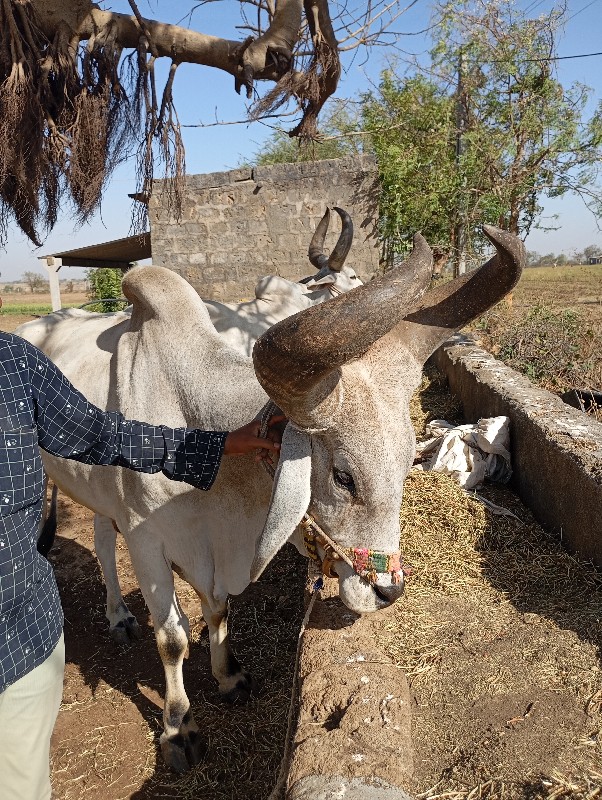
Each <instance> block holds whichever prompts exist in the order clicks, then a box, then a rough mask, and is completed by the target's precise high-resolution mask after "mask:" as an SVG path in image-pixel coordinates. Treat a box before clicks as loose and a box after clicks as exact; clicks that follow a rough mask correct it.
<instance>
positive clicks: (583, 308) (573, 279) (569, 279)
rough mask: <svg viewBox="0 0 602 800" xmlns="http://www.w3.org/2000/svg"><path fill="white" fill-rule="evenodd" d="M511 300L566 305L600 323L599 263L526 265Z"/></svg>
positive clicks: (601, 269)
mask: <svg viewBox="0 0 602 800" xmlns="http://www.w3.org/2000/svg"><path fill="white" fill-rule="evenodd" d="M514 302H515V303H518V304H519V305H527V306H531V305H535V304H536V303H541V304H543V305H549V306H551V307H553V308H565V309H566V308H570V309H572V310H574V311H577V312H579V313H580V314H582V315H584V316H585V317H587V318H589V319H592V321H597V322H599V323H602V264H596V265H593V266H581V267H533V268H532V269H526V270H525V271H524V272H523V275H522V278H521V280H520V282H519V284H518V286H517V288H516V290H515V292H514Z"/></svg>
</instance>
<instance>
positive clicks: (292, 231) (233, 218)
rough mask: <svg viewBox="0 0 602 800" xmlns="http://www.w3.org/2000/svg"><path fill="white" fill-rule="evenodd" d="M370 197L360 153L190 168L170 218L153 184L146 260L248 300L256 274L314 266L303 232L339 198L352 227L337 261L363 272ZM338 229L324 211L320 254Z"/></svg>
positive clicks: (211, 293) (205, 290)
mask: <svg viewBox="0 0 602 800" xmlns="http://www.w3.org/2000/svg"><path fill="white" fill-rule="evenodd" d="M377 203H378V178H377V171H376V163H375V161H374V159H373V158H371V157H370V156H360V157H350V158H342V159H333V160H329V161H316V162H311V163H302V164H276V165H273V166H269V167H253V168H251V167H244V168H240V169H234V170H230V171H228V172H215V173H210V174H207V175H190V176H187V178H186V185H185V190H184V197H183V205H182V219H181V220H180V222H176V221H175V219H174V218H173V217H172V216H171V215H170V213H169V212H168V210H167V208H166V203H165V200H164V198H162V193H161V186H160V185H159V186H158V187H157V189H156V190H155V192H154V193H153V197H152V199H151V203H150V207H149V216H150V223H151V234H152V258H153V263H154V264H157V265H160V266H164V267H168V268H169V269H173V270H175V271H176V272H178V273H179V274H180V275H182V277H184V278H186V280H187V281H188V282H189V283H191V284H192V286H194V288H195V289H196V290H197V292H199V294H200V295H202V296H203V297H204V298H207V299H217V300H242V299H248V298H250V297H253V296H254V294H253V290H254V288H255V285H256V283H257V281H258V279H259V278H261V277H263V276H264V275H268V274H275V275H281V276H282V277H285V278H290V279H291V280H299V278H302V277H304V276H306V275H310V274H312V273H313V272H314V268H313V267H312V266H311V264H310V263H309V260H308V258H307V249H308V247H309V243H310V241H311V237H312V235H313V233H314V231H315V229H316V226H317V224H318V222H319V221H320V219H321V217H322V215H323V214H324V212H325V210H326V207H327V206H330V207H332V206H340V207H341V208H344V209H345V210H346V211H347V212H348V213H349V214H350V216H351V218H352V220H353V223H354V231H355V233H354V240H353V245H352V248H351V252H350V254H349V257H348V259H347V263H348V264H350V265H352V266H353V267H354V268H355V269H356V270H357V273H358V274H359V275H360V277H361V278H362V279H363V280H368V279H370V278H371V277H372V276H373V275H374V274H375V272H376V271H377V269H378V258H379V251H378V241H377V238H376V235H375V224H376V220H377ZM339 233H340V220H339V217H338V215H337V214H333V215H332V217H331V223H330V230H329V233H328V235H327V237H326V252H327V253H328V252H330V250H331V248H332V247H333V246H334V244H335V243H336V241H337V238H338V235H339Z"/></svg>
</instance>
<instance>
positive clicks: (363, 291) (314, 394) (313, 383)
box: [253, 234, 433, 422]
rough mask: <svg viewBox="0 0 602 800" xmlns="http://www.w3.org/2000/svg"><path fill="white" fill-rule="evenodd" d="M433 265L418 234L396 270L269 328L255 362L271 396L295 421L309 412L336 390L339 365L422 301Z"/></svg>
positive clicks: (255, 352)
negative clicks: (420, 299)
mask: <svg viewBox="0 0 602 800" xmlns="http://www.w3.org/2000/svg"><path fill="white" fill-rule="evenodd" d="M432 264H433V257H432V253H431V250H430V247H429V246H428V244H427V243H426V241H425V239H424V238H423V237H422V236H421V235H420V234H416V236H415V237H414V249H413V251H412V253H411V255H410V256H409V258H408V259H407V260H406V261H405V262H404V263H403V264H401V265H400V266H399V267H397V268H396V269H393V270H390V271H389V272H387V273H385V275H382V276H381V277H379V278H376V279H375V280H373V281H370V283H367V284H365V285H364V286H359V287H357V288H356V289H352V290H351V291H350V292H348V293H347V294H343V295H340V296H339V297H336V298H334V299H333V300H329V301H328V302H326V303H322V304H321V305H316V306H312V307H311V308H307V309H305V310H304V311H300V312H299V313H297V314H294V315H293V316H292V317H288V318H287V319H284V320H282V321H281V322H279V323H277V324H276V325H274V326H272V327H271V328H269V329H268V330H267V331H266V332H265V333H264V334H263V335H262V336H260V337H259V339H258V340H257V342H256V343H255V347H254V348H253V362H254V364H255V373H256V375H257V378H258V380H259V382H260V383H261V385H262V386H263V388H264V389H265V390H266V392H267V393H268V395H269V396H270V398H271V399H272V400H274V401H275V402H276V403H277V404H278V405H279V406H280V407H281V408H282V409H283V410H284V411H285V413H287V414H288V416H290V417H291V418H292V419H293V420H294V421H296V422H299V421H300V420H301V418H304V419H306V418H307V417H308V416H310V415H311V410H312V408H314V407H315V406H316V405H317V404H319V402H321V400H323V399H324V398H325V397H326V396H327V395H328V394H329V393H330V392H331V391H332V389H333V387H334V385H335V384H336V382H337V380H338V378H337V369H338V367H340V366H342V365H343V364H345V363H347V362H348V361H351V360H353V359H355V358H359V357H360V356H361V355H363V354H364V353H365V352H366V350H368V348H369V347H370V346H371V345H372V344H373V343H374V342H375V341H376V340H377V339H380V338H381V337H382V336H384V335H385V334H386V333H388V331H390V330H391V329H392V328H393V327H394V326H395V325H396V324H397V323H398V322H399V321H400V320H401V319H403V317H404V316H405V314H406V312H407V309H408V307H411V306H412V305H413V304H415V303H416V302H417V301H418V299H419V298H420V297H421V296H422V294H423V292H424V291H425V289H426V287H427V285H428V283H429V280H430V276H431V271H432ZM329 375H330V376H331V380H329V381H325V380H324V379H325V378H326V377H327V376H329Z"/></svg>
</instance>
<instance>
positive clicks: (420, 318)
mask: <svg viewBox="0 0 602 800" xmlns="http://www.w3.org/2000/svg"><path fill="white" fill-rule="evenodd" d="M483 233H484V234H485V236H486V237H487V238H488V239H489V241H490V242H491V243H492V244H493V245H494V246H495V249H496V251H497V253H496V254H495V255H494V256H493V258H490V259H489V261H487V263H486V264H484V265H483V266H482V267H480V269H478V270H476V271H475V272H471V273H468V274H467V275H463V276H462V277H460V278H456V279H455V280H453V281H450V282H449V283H446V284H444V285H443V286H439V287H438V288H436V289H433V291H431V292H428V293H427V294H426V295H425V297H424V298H423V299H422V300H421V301H420V303H417V304H416V306H415V307H414V308H413V309H410V310H409V311H408V313H407V314H406V317H405V319H404V321H403V322H402V323H401V324H400V326H399V329H400V338H401V339H403V341H404V342H405V344H406V346H407V347H408V349H409V350H410V351H412V352H413V353H414V354H415V355H416V356H417V358H419V359H420V360H421V361H426V359H427V358H428V357H429V356H430V355H431V353H433V352H434V351H435V350H436V349H437V347H439V345H440V344H442V343H443V342H444V341H445V340H446V339H448V338H449V337H450V336H451V335H452V334H453V333H455V332H456V331H458V330H460V328H463V327H464V325H467V324H468V323H469V322H470V321H471V320H473V319H476V317H478V316H480V315H481V314H483V313H485V311H487V309H488V308H491V306H493V305H495V304H496V303H498V302H499V301H500V300H501V299H502V298H503V297H505V295H507V294H508V292H510V291H511V290H512V288H513V287H514V286H515V285H516V284H517V283H518V279H519V278H520V275H521V272H522V270H523V267H524V265H525V263H526V251H525V246H524V244H523V243H522V242H521V240H520V239H519V238H518V236H515V235H514V234H513V233H509V232H508V231H502V230H500V229H499V228H494V227H493V225H484V226H483Z"/></svg>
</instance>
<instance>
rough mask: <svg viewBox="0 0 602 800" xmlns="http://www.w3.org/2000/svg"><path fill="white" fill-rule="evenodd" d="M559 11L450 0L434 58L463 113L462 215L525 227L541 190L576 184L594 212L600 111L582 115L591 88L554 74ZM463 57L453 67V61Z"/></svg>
mask: <svg viewBox="0 0 602 800" xmlns="http://www.w3.org/2000/svg"><path fill="white" fill-rule="evenodd" d="M564 16H565V13H564V10H562V9H559V10H554V11H552V12H551V13H550V14H549V15H542V16H541V17H538V18H536V19H529V18H528V17H527V16H526V15H525V14H523V13H522V12H520V11H517V10H516V8H515V7H514V6H513V5H511V4H509V3H506V2H504V0H476V2H475V1H474V0H471V1H470V2H469V1H468V0H450V2H447V3H446V4H445V5H443V6H442V9H441V34H440V36H439V41H438V42H437V44H436V46H435V48H434V50H433V54H432V58H433V68H434V70H435V71H436V72H437V74H438V75H440V76H441V77H440V80H441V81H443V82H444V83H445V82H447V84H448V85H449V84H450V82H453V83H454V84H455V83H457V78H458V69H459V68H460V69H461V71H462V75H461V81H460V84H461V91H460V92H459V95H458V97H457V101H458V104H459V109H460V111H461V117H463V119H464V125H463V127H464V130H463V131H461V134H462V136H463V138H464V139H465V142H464V144H465V147H464V153H463V155H462V156H461V158H460V159H459V170H460V172H461V173H462V174H463V176H465V177H466V178H467V186H468V195H469V197H468V208H467V211H466V215H467V222H468V225H469V228H470V230H471V231H474V230H475V226H476V224H478V223H480V222H482V221H486V222H493V223H495V224H497V225H499V226H500V227H502V228H505V229H508V230H510V231H512V232H513V233H517V234H523V235H526V234H527V233H528V232H529V230H530V229H531V227H532V225H533V224H534V223H535V222H536V221H537V219H538V217H539V215H540V213H541V210H542V208H541V199H542V198H543V197H560V196H562V195H564V194H566V193H567V192H575V193H577V194H578V195H580V196H581V197H582V199H583V200H584V201H585V202H586V203H587V205H588V206H589V207H591V208H592V210H594V211H599V210H600V208H601V200H602V197H601V195H600V190H599V187H598V186H597V177H598V174H599V167H600V159H601V156H602V115H601V114H600V111H601V110H602V106H600V107H599V109H598V113H596V114H594V115H593V116H592V118H591V119H590V120H584V113H585V108H586V104H587V102H588V99H589V96H590V90H589V89H588V88H587V87H585V86H583V85H581V84H573V85H572V86H571V87H569V88H565V87H563V86H562V85H561V84H560V82H559V81H558V80H557V79H556V78H555V76H554V61H553V59H554V57H555V56H556V54H557V52H556V38H557V34H558V31H559V29H560V28H561V26H562V24H563V20H564ZM460 65H461V67H460Z"/></svg>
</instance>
